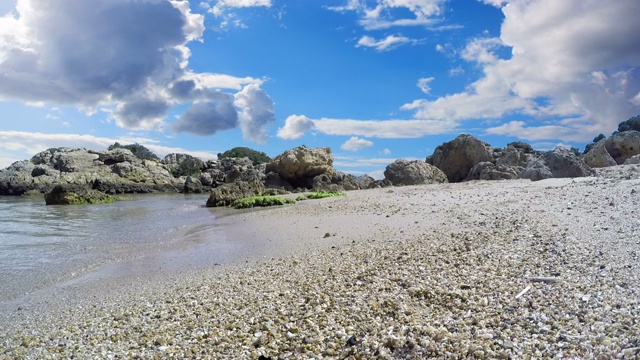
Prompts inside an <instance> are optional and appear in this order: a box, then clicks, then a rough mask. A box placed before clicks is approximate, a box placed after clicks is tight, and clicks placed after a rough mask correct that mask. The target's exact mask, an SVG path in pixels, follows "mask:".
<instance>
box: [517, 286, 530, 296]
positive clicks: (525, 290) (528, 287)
mask: <svg viewBox="0 0 640 360" xmlns="http://www.w3.org/2000/svg"><path fill="white" fill-rule="evenodd" d="M529 290H531V286H527V287H526V288H524V290H522V291H520V293H519V294H518V295H516V299H517V298H519V297H520V296H522V295H524V294H526V293H527V291H529Z"/></svg>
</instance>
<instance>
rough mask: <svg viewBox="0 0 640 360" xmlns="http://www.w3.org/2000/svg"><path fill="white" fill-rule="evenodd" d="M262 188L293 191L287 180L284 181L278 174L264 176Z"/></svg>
mask: <svg viewBox="0 0 640 360" xmlns="http://www.w3.org/2000/svg"><path fill="white" fill-rule="evenodd" d="M264 186H265V187H267V188H269V189H283V190H286V191H293V189H294V187H293V185H291V183H289V182H288V181H287V180H284V179H283V178H282V176H280V174H278V173H275V172H273V171H272V172H268V173H267V174H266V175H265V179H264Z"/></svg>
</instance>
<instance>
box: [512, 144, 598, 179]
mask: <svg viewBox="0 0 640 360" xmlns="http://www.w3.org/2000/svg"><path fill="white" fill-rule="evenodd" d="M594 175H595V171H594V170H593V169H591V168H590V167H589V165H587V164H585V162H584V161H582V160H581V159H580V158H579V157H577V156H576V155H575V154H574V153H573V152H572V151H570V150H568V149H566V148H564V147H560V146H559V147H557V148H555V149H554V150H552V151H546V152H544V153H543V154H542V155H541V156H539V157H538V158H536V159H534V160H532V161H531V162H529V164H528V165H527V167H526V168H525V169H524V170H523V171H522V172H520V174H518V178H520V179H530V180H532V181H537V180H542V179H548V178H574V177H584V176H594Z"/></svg>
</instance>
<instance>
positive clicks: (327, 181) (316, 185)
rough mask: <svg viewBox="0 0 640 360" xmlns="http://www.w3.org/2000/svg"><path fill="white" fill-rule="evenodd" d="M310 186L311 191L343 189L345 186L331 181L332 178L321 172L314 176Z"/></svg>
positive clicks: (337, 190) (338, 190)
mask: <svg viewBox="0 0 640 360" xmlns="http://www.w3.org/2000/svg"><path fill="white" fill-rule="evenodd" d="M311 188H312V189H313V191H331V192H342V191H345V188H344V187H343V186H342V185H339V184H335V183H333V182H332V178H330V177H329V176H328V175H327V174H322V175H318V176H316V177H314V178H313V181H312V187H311Z"/></svg>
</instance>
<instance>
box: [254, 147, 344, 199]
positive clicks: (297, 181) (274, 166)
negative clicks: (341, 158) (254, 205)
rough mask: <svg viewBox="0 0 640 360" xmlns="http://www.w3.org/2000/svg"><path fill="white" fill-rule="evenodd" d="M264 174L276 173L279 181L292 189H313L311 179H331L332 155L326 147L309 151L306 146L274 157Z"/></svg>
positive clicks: (332, 171) (332, 170)
mask: <svg viewBox="0 0 640 360" xmlns="http://www.w3.org/2000/svg"><path fill="white" fill-rule="evenodd" d="M265 171H266V173H267V176H269V173H270V172H273V173H276V174H278V175H279V176H280V178H281V180H283V181H284V182H286V183H288V184H290V185H291V186H293V187H294V188H296V187H299V188H306V189H310V188H312V187H313V178H315V177H316V176H318V175H323V174H324V175H327V176H328V177H329V178H331V177H333V173H334V169H333V153H332V152H331V149H330V148H328V147H324V148H313V149H309V148H307V147H306V146H304V145H303V146H299V147H297V148H294V149H291V150H287V151H285V152H284V153H282V154H281V155H278V156H276V157H275V158H274V159H273V160H272V161H271V162H270V163H269V164H267V166H266V170H265Z"/></svg>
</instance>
